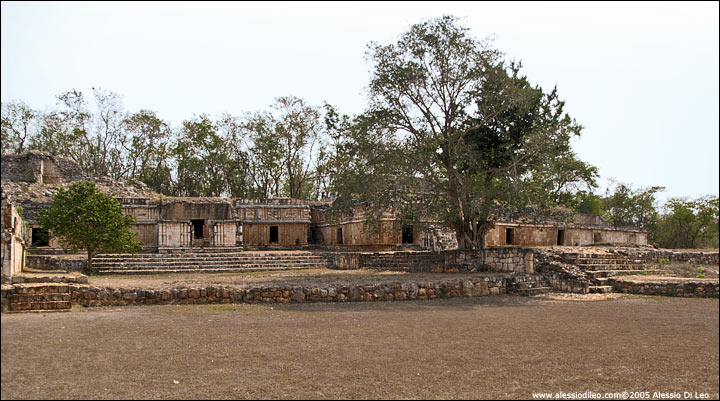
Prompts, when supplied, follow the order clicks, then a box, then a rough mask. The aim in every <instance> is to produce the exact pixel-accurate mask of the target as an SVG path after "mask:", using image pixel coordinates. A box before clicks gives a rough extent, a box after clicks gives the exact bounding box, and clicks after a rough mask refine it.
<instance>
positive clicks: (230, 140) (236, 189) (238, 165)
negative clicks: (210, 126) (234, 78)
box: [216, 113, 252, 198]
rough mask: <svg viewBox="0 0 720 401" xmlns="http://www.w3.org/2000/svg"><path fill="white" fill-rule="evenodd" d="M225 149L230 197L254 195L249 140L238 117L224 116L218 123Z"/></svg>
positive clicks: (227, 189)
mask: <svg viewBox="0 0 720 401" xmlns="http://www.w3.org/2000/svg"><path fill="white" fill-rule="evenodd" d="M216 125H217V127H218V131H219V135H220V137H221V138H222V140H223V146H224V148H225V155H226V158H227V160H226V163H225V165H224V166H223V168H224V171H223V176H224V177H225V179H226V183H225V186H226V191H227V195H228V196H232V197H239V198H244V197H248V196H249V195H250V194H251V193H252V179H251V168H250V156H249V155H248V146H249V145H248V138H247V137H246V132H245V131H244V129H243V126H242V122H241V121H240V119H239V118H238V117H235V116H233V115H230V114H227V113H225V114H223V115H222V116H220V118H219V119H218V121H217V123H216Z"/></svg>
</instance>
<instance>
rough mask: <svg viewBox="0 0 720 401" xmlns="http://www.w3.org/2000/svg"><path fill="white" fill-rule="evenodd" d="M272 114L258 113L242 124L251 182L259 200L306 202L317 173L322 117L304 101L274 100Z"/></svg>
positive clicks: (294, 99)
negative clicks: (247, 140) (248, 142)
mask: <svg viewBox="0 0 720 401" xmlns="http://www.w3.org/2000/svg"><path fill="white" fill-rule="evenodd" d="M271 108H272V109H273V112H269V113H268V112H266V113H257V114H255V115H252V116H251V117H250V118H248V121H247V122H246V123H245V124H244V128H245V130H246V131H247V132H248V137H249V138H250V139H251V140H252V146H251V147H250V153H251V155H252V165H253V166H252V168H253V179H254V181H255V187H256V192H257V193H258V194H260V196H266V197H267V196H270V195H272V196H281V195H284V196H288V197H291V198H309V197H310V196H311V192H312V186H313V181H314V174H315V172H316V170H317V155H316V153H317V148H316V145H317V143H318V141H319V139H320V136H321V134H322V129H323V126H322V122H321V119H320V117H321V113H320V111H319V110H318V109H316V108H315V107H312V106H309V105H308V104H307V103H306V102H305V101H304V100H303V99H300V98H297V97H293V96H287V97H279V98H277V99H275V102H274V103H273V104H272V106H271Z"/></svg>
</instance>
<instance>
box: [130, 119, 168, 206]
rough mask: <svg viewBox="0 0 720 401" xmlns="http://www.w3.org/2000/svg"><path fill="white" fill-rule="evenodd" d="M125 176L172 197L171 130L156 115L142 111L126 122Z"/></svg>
mask: <svg viewBox="0 0 720 401" xmlns="http://www.w3.org/2000/svg"><path fill="white" fill-rule="evenodd" d="M123 126H124V132H125V135H126V137H125V140H124V141H123V142H122V145H123V147H124V149H125V151H124V154H125V155H126V156H125V161H124V162H125V163H124V164H125V171H126V177H127V178H130V179H135V180H140V181H142V182H144V183H145V184H146V185H148V186H149V187H150V188H152V189H153V190H155V191H157V192H160V193H164V194H170V193H171V191H172V176H171V167H170V163H169V159H170V157H171V154H170V147H171V140H172V131H171V130H170V127H169V126H168V124H167V123H165V122H164V121H163V120H161V119H160V118H158V117H157V115H156V114H155V112H152V111H149V110H140V111H139V112H137V113H134V114H132V115H130V116H127V117H126V118H125V120H124V121H123Z"/></svg>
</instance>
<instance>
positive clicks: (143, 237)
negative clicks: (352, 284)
mask: <svg viewBox="0 0 720 401" xmlns="http://www.w3.org/2000/svg"><path fill="white" fill-rule="evenodd" d="M84 178H86V177H85V176H84V175H83V174H82V171H81V169H80V168H79V167H78V166H77V164H75V163H74V162H73V161H71V160H69V159H66V158H62V157H56V156H52V155H50V154H47V153H44V152H37V151H31V152H28V153H26V154H24V155H7V156H4V157H3V163H2V183H3V204H6V203H8V202H12V203H17V204H20V205H21V206H22V207H23V217H24V218H25V219H26V221H27V222H28V224H29V227H30V232H29V233H28V234H29V235H28V237H29V242H30V244H31V245H33V246H35V247H48V248H51V249H58V250H59V249H60V244H59V243H58V241H57V239H55V238H53V237H52V236H51V235H49V236H48V234H49V233H44V232H41V229H40V227H39V226H38V224H37V221H36V219H35V213H36V212H37V211H38V210H41V209H43V208H46V207H48V206H49V204H50V202H51V201H52V195H53V194H54V193H55V192H56V191H57V190H58V188H60V187H64V186H67V185H69V184H70V183H72V182H74V181H77V180H79V179H84ZM93 181H95V182H96V184H97V185H98V188H99V189H100V190H101V191H103V192H104V193H107V194H108V195H110V196H113V197H114V198H116V199H117V200H118V201H119V202H120V204H121V208H122V210H123V213H125V214H127V215H132V216H134V217H135V219H136V223H135V225H134V226H133V227H132V229H133V231H135V233H136V234H137V237H136V238H137V240H138V241H139V242H141V243H143V245H144V248H145V250H146V251H173V250H182V249H197V248H208V247H211V248H225V249H228V248H233V247H239V246H244V247H248V246H250V247H281V248H282V247H296V246H306V245H308V244H313V245H320V246H329V247H341V248H345V249H350V248H359V249H368V250H373V249H375V250H377V249H396V248H398V247H400V248H403V247H405V248H411V249H431V250H436V251H437V250H447V249H455V248H457V240H456V238H455V233H454V232H453V230H451V229H448V228H446V227H442V226H441V225H439V224H437V222H433V221H423V224H422V225H421V227H420V226H415V225H412V224H403V223H401V221H400V220H399V219H398V218H397V216H396V215H395V214H393V213H392V212H387V213H384V214H383V215H382V216H381V217H380V218H379V219H378V221H377V225H375V226H371V225H369V224H368V213H367V210H366V208H365V207H363V206H362V205H358V206H357V207H356V208H354V210H353V211H352V213H351V214H350V215H347V216H343V217H342V218H340V219H339V220H333V219H331V218H329V213H330V210H331V207H332V204H331V203H329V202H314V203H313V204H312V205H311V204H310V203H309V202H307V201H304V200H300V199H289V198H275V199H228V198H204V197H195V198H178V197H163V196H162V195H160V194H157V193H154V192H153V191H151V190H149V188H147V187H143V185H142V184H141V183H133V184H127V183H118V182H115V181H112V180H108V179H106V178H95V179H93ZM45 238H47V239H45ZM598 243H622V244H635V245H644V244H647V232H646V231H644V230H638V229H635V228H627V227H613V226H611V225H610V224H609V223H607V222H605V221H604V220H602V218H600V217H599V216H593V215H582V214H580V215H576V216H575V219H574V220H573V221H552V220H546V221H538V220H537V219H535V220H527V221H522V220H509V219H500V220H499V221H498V222H497V223H496V225H495V227H494V228H493V229H491V230H490V232H488V235H487V245H488V246H505V245H512V246H547V245H590V244H598Z"/></svg>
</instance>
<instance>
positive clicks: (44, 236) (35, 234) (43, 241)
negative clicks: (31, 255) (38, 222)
mask: <svg viewBox="0 0 720 401" xmlns="http://www.w3.org/2000/svg"><path fill="white" fill-rule="evenodd" d="M31 245H32V246H49V245H50V235H49V234H48V231H47V230H44V229H42V228H40V227H33V228H32V244H31Z"/></svg>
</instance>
